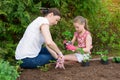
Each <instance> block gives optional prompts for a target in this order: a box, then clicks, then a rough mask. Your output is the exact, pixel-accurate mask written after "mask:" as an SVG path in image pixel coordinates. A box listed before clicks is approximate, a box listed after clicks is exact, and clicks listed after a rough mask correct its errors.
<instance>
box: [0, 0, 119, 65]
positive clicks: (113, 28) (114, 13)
mask: <svg viewBox="0 0 120 80" xmlns="http://www.w3.org/2000/svg"><path fill="white" fill-rule="evenodd" d="M117 5H119V6H120V3H117ZM119 6H117V7H116V6H114V4H113V2H112V0H74V3H73V0H0V34H1V35H0V58H2V59H5V60H7V61H10V62H12V63H11V64H15V63H14V61H15V58H14V54H15V49H16V46H17V44H18V42H19V40H20V39H21V37H22V35H23V33H24V31H25V29H26V28H27V25H28V24H29V23H30V22H31V21H32V20H34V19H35V18H36V17H38V16H41V14H40V8H41V7H46V8H50V7H57V8H58V9H60V11H61V14H62V19H61V21H60V23H59V24H58V25H56V27H53V28H51V32H52V35H53V39H54V41H55V42H56V43H57V45H58V46H59V48H60V49H61V50H63V52H64V54H67V53H69V52H66V51H65V50H64V46H63V43H62V42H63V40H64V39H65V37H68V36H65V35H64V34H62V33H64V32H65V31H66V30H67V31H70V32H71V33H72V35H73V33H74V31H75V30H74V27H73V24H72V20H73V18H74V17H75V16H77V15H81V16H84V17H85V18H87V19H88V21H89V28H90V32H91V33H92V37H93V47H94V48H93V50H92V52H93V53H94V54H95V52H96V51H104V50H108V51H109V52H111V51H112V50H114V49H119V48H120V45H119V44H120V28H119V27H120V7H119ZM71 38H72V37H71ZM71 38H69V40H70V39H71Z"/></svg>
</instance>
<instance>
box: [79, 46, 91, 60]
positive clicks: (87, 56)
mask: <svg viewBox="0 0 120 80" xmlns="http://www.w3.org/2000/svg"><path fill="white" fill-rule="evenodd" d="M77 51H78V52H80V53H81V54H82V55H83V62H88V61H89V60H90V58H91V56H90V55H89V54H84V51H83V49H82V48H78V49H77Z"/></svg>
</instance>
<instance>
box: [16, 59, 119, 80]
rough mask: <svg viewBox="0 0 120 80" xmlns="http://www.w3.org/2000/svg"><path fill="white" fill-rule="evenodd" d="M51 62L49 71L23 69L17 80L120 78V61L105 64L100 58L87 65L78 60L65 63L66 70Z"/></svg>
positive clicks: (110, 79)
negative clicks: (82, 64)
mask: <svg viewBox="0 0 120 80" xmlns="http://www.w3.org/2000/svg"><path fill="white" fill-rule="evenodd" d="M54 66H55V64H51V67H50V69H49V70H48V71H46V72H45V71H42V70H40V69H23V70H22V72H21V75H20V77H19V78H18V79H17V80H120V63H114V62H112V61H109V64H107V65H103V64H101V63H100V61H99V60H97V61H90V65H89V66H87V67H83V66H81V64H80V63H77V62H69V63H67V64H65V68H66V69H65V70H63V69H55V68H54Z"/></svg>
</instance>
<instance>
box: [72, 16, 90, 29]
mask: <svg viewBox="0 0 120 80" xmlns="http://www.w3.org/2000/svg"><path fill="white" fill-rule="evenodd" d="M73 22H74V23H79V24H81V25H82V24H84V23H85V26H84V27H85V29H86V30H89V28H88V20H87V19H86V18H84V17H82V16H77V17H75V18H74V20H73Z"/></svg>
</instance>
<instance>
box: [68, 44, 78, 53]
mask: <svg viewBox="0 0 120 80" xmlns="http://www.w3.org/2000/svg"><path fill="white" fill-rule="evenodd" d="M66 49H67V50H71V51H75V50H76V47H75V46H74V45H72V44H68V45H66Z"/></svg>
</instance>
